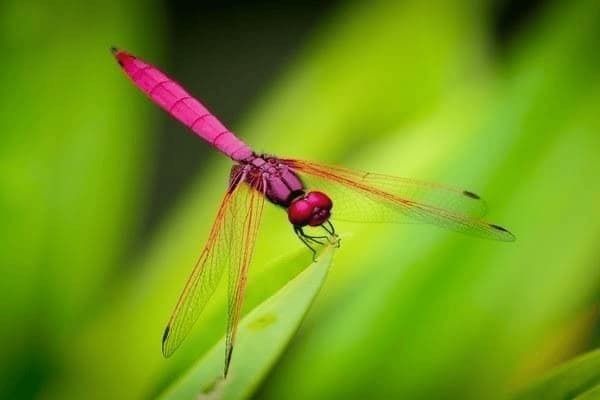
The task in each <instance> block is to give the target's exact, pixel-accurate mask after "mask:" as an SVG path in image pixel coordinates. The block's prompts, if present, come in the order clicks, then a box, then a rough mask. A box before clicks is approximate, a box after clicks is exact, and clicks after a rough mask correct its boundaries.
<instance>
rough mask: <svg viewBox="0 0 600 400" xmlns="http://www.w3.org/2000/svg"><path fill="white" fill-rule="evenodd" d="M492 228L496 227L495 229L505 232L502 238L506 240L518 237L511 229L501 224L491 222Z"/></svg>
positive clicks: (513, 239)
mask: <svg viewBox="0 0 600 400" xmlns="http://www.w3.org/2000/svg"><path fill="white" fill-rule="evenodd" d="M490 228H494V229H495V230H497V231H500V232H502V233H504V235H503V236H502V240H504V241H506V242H514V241H515V239H516V237H515V235H513V234H512V232H511V231H509V230H508V229H506V228H504V227H502V226H500V225H496V224H490Z"/></svg>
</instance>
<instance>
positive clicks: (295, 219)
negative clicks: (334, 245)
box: [288, 198, 314, 226]
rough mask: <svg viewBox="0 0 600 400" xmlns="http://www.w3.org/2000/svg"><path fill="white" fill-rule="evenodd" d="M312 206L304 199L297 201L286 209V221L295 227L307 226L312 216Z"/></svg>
mask: <svg viewBox="0 0 600 400" xmlns="http://www.w3.org/2000/svg"><path fill="white" fill-rule="evenodd" d="M313 208H314V207H313V206H312V204H310V203H309V202H308V201H306V200H305V199H303V198H301V199H298V200H296V201H294V202H292V204H290V206H289V207H288V219H289V220H290V222H291V223H292V224H293V225H295V226H305V225H308V222H309V221H310V218H311V217H312V215H313Z"/></svg>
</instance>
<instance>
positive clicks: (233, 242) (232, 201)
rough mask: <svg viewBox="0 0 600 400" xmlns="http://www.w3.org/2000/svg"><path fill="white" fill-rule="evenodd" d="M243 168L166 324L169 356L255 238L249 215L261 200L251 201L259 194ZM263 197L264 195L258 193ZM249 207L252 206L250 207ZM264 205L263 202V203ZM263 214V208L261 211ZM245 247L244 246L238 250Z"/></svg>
mask: <svg viewBox="0 0 600 400" xmlns="http://www.w3.org/2000/svg"><path fill="white" fill-rule="evenodd" d="M243 180H244V177H243V176H242V175H241V172H239V171H238V172H235V171H234V173H233V174H232V180H231V182H232V183H231V184H230V186H229V188H228V190H227V192H226V193H225V195H224V197H223V200H222V202H221V205H220V207H219V210H218V212H217V216H216V218H215V222H214V224H213V226H212V228H211V231H210V234H209V237H208V240H207V243H206V245H205V246H204V249H203V250H202V253H201V254H200V257H199V258H198V261H197V262H196V265H195V266H194V269H193V271H192V273H191V275H190V277H189V278H188V280H187V283H186V285H185V288H184V289H183V291H182V293H181V295H180V297H179V300H178V302H177V305H176V306H175V309H174V310H173V314H172V315H171V318H170V320H169V323H168V324H167V327H166V328H165V331H164V334H163V339H162V352H163V355H164V356H165V357H169V356H170V355H171V354H173V352H175V350H177V348H178V347H179V346H180V345H181V343H182V342H183V341H184V339H185V338H186V336H187V335H188V333H189V331H190V330H191V328H192V326H193V325H194V323H195V322H196V320H197V319H198V317H199V316H200V314H201V312H202V310H203V309H204V307H205V306H206V303H207V302H208V300H209V298H210V297H211V296H212V294H213V293H214V292H215V290H216V288H217V286H218V283H219V281H220V279H221V276H222V275H223V271H225V270H228V269H229V270H231V269H233V268H239V266H240V265H241V264H242V263H244V265H245V264H246V263H248V262H249V259H248V260H244V261H243V262H242V261H241V260H240V258H239V257H240V256H241V254H243V253H247V252H250V253H251V249H252V245H253V244H254V241H253V240H249V238H248V235H247V233H246V232H247V231H248V226H247V219H248V218H247V215H256V214H257V209H256V208H255V207H258V206H259V205H260V204H259V202H258V201H256V200H255V201H254V202H253V203H252V207H249V206H250V205H251V203H250V202H249V200H250V199H249V198H252V199H254V198H255V197H256V196H257V195H255V194H254V193H255V192H256V191H255V190H253V189H251V188H250V187H249V186H248V185H247V184H246V183H242V182H243ZM258 196H260V197H262V195H258ZM248 207H249V208H248ZM261 207H262V205H261ZM259 214H260V212H259ZM239 247H242V248H243V249H244V250H243V251H242V250H238V248H239Z"/></svg>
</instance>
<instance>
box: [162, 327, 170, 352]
mask: <svg viewBox="0 0 600 400" xmlns="http://www.w3.org/2000/svg"><path fill="white" fill-rule="evenodd" d="M169 332H171V325H167V327H166V328H165V331H164V332H163V336H162V353H163V356H164V357H165V358H168V357H169V356H170V355H171V354H170V353H169V352H167V347H166V346H165V344H166V342H167V339H168V338H169Z"/></svg>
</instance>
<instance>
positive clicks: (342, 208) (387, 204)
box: [282, 159, 514, 241]
mask: <svg viewBox="0 0 600 400" xmlns="http://www.w3.org/2000/svg"><path fill="white" fill-rule="evenodd" d="M282 161H283V162H284V163H286V164H287V165H289V166H290V167H291V168H292V169H294V170H295V171H297V172H298V173H300V174H301V175H303V178H304V179H305V183H306V184H307V188H308V189H309V190H320V191H323V192H325V193H327V194H328V195H329V196H330V197H331V199H332V200H333V210H332V218H333V219H338V220H346V221H353V222H422V223H428V224H433V225H437V226H440V227H443V228H446V229H450V230H453V231H458V232H462V233H466V234H470V235H475V236H479V237H484V238H488V239H495V240H502V241H513V240H514V236H513V235H512V233H510V232H509V231H508V230H506V229H505V228H503V227H501V226H498V225H495V224H491V223H488V222H486V221H483V220H481V219H480V217H481V216H482V215H483V214H484V213H485V210H486V206H485V204H484V202H483V200H481V198H480V197H479V196H478V195H477V194H475V193H473V192H471V191H468V190H462V189H458V188H452V187H449V186H443V185H438V184H433V183H427V182H421V181H416V180H411V179H406V178H399V177H393V176H388V175H381V174H373V173H368V172H362V171H353V170H350V169H346V168H341V167H331V166H326V165H322V164H317V163H313V162H308V161H300V160H292V159H284V160H282Z"/></svg>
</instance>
